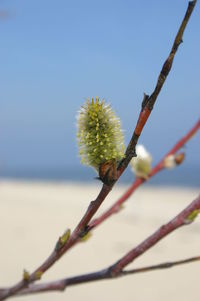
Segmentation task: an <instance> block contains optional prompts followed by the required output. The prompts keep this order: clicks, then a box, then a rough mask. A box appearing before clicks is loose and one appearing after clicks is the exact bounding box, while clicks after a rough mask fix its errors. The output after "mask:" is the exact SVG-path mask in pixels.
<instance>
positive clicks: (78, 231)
mask: <svg viewBox="0 0 200 301" xmlns="http://www.w3.org/2000/svg"><path fill="white" fill-rule="evenodd" d="M195 4H196V0H194V1H190V2H189V4H188V8H187V11H186V14H185V17H184V19H183V22H182V24H181V26H180V29H179V31H178V33H177V36H176V38H175V41H174V44H173V47H172V50H171V52H170V55H169V57H168V59H167V60H166V62H165V64H164V65H163V68H162V71H161V73H160V75H159V78H158V82H157V85H156V88H155V90H154V92H153V93H152V95H151V96H150V97H148V96H146V95H145V98H144V101H143V104H142V110H141V113H140V115H139V118H138V122H137V125H136V128H135V130H134V133H133V136H132V138H131V140H130V142H129V145H128V147H127V150H126V157H125V159H124V160H122V162H121V164H119V167H118V177H117V180H118V179H119V177H120V176H121V174H122V173H123V172H124V170H125V169H126V167H127V166H128V164H129V162H130V160H131V159H132V157H133V156H135V146H136V144H137V141H138V138H139V136H140V134H141V132H142V130H143V127H144V125H145V123H146V121H147V119H148V117H149V115H150V113H151V111H152V109H153V105H154V104H155V102H156V99H157V96H158V94H159V92H160V90H161V88H162V86H163V84H164V82H165V79H166V77H167V75H168V73H169V71H170V69H171V66H172V62H173V59H174V56H175V53H176V51H177V49H178V46H179V44H180V43H181V41H182V36H183V33H184V29H185V27H186V25H187V23H188V20H189V17H190V15H191V14H192V11H193V9H194V6H195ZM117 180H115V181H113V183H112V184H110V185H105V184H104V185H103V187H102V189H101V191H100V193H99V195H98V197H97V198H96V200H95V201H92V202H91V203H90V205H89V207H88V209H87V211H86V213H85V214H84V216H83V218H82V219H81V221H80V222H79V223H78V225H77V227H76V228H75V230H74V231H73V233H72V235H71V237H70V238H69V240H68V241H67V242H66V244H65V245H63V247H62V248H59V249H54V250H53V252H52V253H51V255H50V256H49V257H48V258H47V259H46V260H45V262H44V263H43V264H42V265H40V266H39V267H38V268H37V269H36V270H35V271H34V272H33V273H31V274H30V275H29V278H28V279H26V280H25V279H22V280H21V281H20V282H18V283H17V284H15V285H14V286H12V287H10V288H8V289H6V290H5V291H0V300H5V299H6V298H8V297H9V296H12V295H14V294H16V293H17V292H19V291H20V290H22V289H23V288H24V287H25V286H27V285H28V284H30V283H32V282H34V281H36V280H38V275H40V276H41V275H42V274H43V273H45V272H46V271H47V270H48V269H49V268H50V267H51V266H52V265H53V264H54V263H55V262H56V261H57V260H58V259H59V258H60V257H61V256H62V255H63V254H64V253H66V251H67V250H68V249H69V248H70V247H71V246H72V245H74V243H75V242H76V241H77V240H78V239H79V238H80V236H81V235H82V234H83V233H84V231H85V229H87V226H88V223H89V222H90V220H91V219H92V217H93V216H94V214H95V213H96V211H97V210H98V208H99V207H100V205H101V204H102V202H103V201H104V199H105V198H106V196H107V195H108V194H109V192H110V191H111V190H112V187H113V185H114V184H115V183H116V182H117Z"/></svg>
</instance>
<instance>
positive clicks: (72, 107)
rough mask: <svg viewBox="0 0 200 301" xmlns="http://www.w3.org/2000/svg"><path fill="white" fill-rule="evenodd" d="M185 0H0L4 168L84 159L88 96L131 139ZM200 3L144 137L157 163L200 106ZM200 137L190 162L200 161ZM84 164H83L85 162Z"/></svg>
mask: <svg viewBox="0 0 200 301" xmlns="http://www.w3.org/2000/svg"><path fill="white" fill-rule="evenodd" d="M186 7H187V1H180V0H173V1H159V0H151V1H149V0H148V1H147V0H141V1H132V0H126V1H123V0H116V1H114V0H102V1H94V0H90V1H89V0H85V1H82V0H77V1H68V0H60V1H53V0H48V1H47V0H43V1H41V0H40V1H39V0H34V1H33V0H29V1H27V0H12V1H11V0H0V11H4V12H7V18H0V37H1V47H0V167H1V168H2V169H7V168H9V169H32V168H34V169H45V168H47V169H48V168H63V167H66V168H68V167H72V166H75V167H77V166H79V164H80V163H79V158H78V150H77V145H76V114H77V111H78V110H79V108H80V106H81V105H82V104H83V102H84V101H85V99H86V98H88V97H92V96H99V97H100V98H105V99H106V100H107V101H108V102H109V103H111V105H112V107H113V109H114V110H115V111H116V113H117V114H118V116H119V117H120V118H121V120H122V126H123V129H124V133H125V140H126V143H128V141H129V139H130V137H131V133H132V130H133V128H134V126H135V124H136V120H137V117H138V113H139V110H140V105H141V100H142V98H143V93H144V92H146V93H147V94H150V93H151V92H152V90H153V88H154V86H155V83H156V79H157V76H158V74H159V71H160V69H161V66H162V64H163V62H164V60H165V59H166V57H167V55H168V53H169V51H170V48H171V46H172V42H173V39H174V36H175V34H176V32H177V29H178V26H179V24H180V22H181V20H182V18H183V15H184V13H185V10H186ZM199 13H200V3H199V2H198V3H197V5H196V8H195V11H194V13H193V15H192V17H191V19H190V22H189V24H188V27H187V29H186V32H185V34H184V43H183V44H182V45H181V46H180V49H179V51H178V53H177V56H176V58H175V61H174V65H173V68H172V70H171V73H170V75H169V77H168V79H167V81H166V84H165V86H164V88H163V90H162V92H161V94H160V96H159V98H158V101H157V103H156V105H155V109H154V111H153V113H152V115H151V116H150V119H149V121H148V124H147V126H146V127H145V129H144V131H143V134H142V137H141V139H140V143H143V144H145V146H146V147H147V148H148V149H149V150H150V151H151V152H152V154H153V156H154V158H155V159H154V162H156V161H157V160H158V159H160V158H161V157H162V155H163V154H164V153H166V151H167V150H168V149H169V148H170V147H171V146H172V145H173V144H174V143H175V142H176V141H177V140H178V139H179V138H180V137H181V136H182V135H184V134H185V133H186V132H187V131H188V130H189V128H191V127H192V125H193V124H194V123H195V122H196V121H197V119H198V118H199V115H200V114H199V113H200V89H199V83H200V57H199V53H200V35H199V28H200V18H199V16H200V14H199ZM199 137H200V135H199V134H198V135H197V136H196V137H195V138H194V139H193V140H192V141H190V142H189V144H188V146H187V160H186V164H198V165H200V161H199V151H200V146H199ZM84 168H86V167H84Z"/></svg>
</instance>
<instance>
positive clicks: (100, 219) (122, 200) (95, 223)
mask: <svg viewBox="0 0 200 301" xmlns="http://www.w3.org/2000/svg"><path fill="white" fill-rule="evenodd" d="M199 129H200V120H198V121H197V122H196V124H195V125H194V126H193V127H192V128H191V129H190V131H189V132H188V133H187V134H186V135H185V136H184V137H182V138H181V139H180V140H179V141H178V142H177V143H176V144H175V145H174V146H173V148H172V149H171V150H170V151H169V152H168V153H167V154H166V155H165V156H164V157H163V159H162V160H161V161H160V162H159V163H158V164H157V165H156V166H155V167H154V168H153V169H152V170H151V172H150V173H149V175H148V178H146V179H144V178H137V179H136V180H135V181H134V182H133V184H132V185H131V186H130V187H129V188H128V189H127V191H125V193H124V194H123V195H122V196H121V197H120V198H119V199H118V200H117V201H116V202H115V203H114V204H113V205H112V206H111V207H110V208H109V209H107V210H106V211H105V212H104V213H102V214H101V215H100V216H99V217H98V218H96V219H93V220H92V221H91V222H90V223H89V226H88V232H89V231H90V230H93V229H94V228H95V227H97V226H98V225H100V224H101V223H102V222H104V221H105V220H106V219H108V218H109V217H110V216H111V215H113V214H115V213H117V212H119V211H120V210H121V206H122V204H124V203H125V201H127V200H128V198H129V197H130V196H131V195H132V194H133V192H134V191H135V190H136V189H137V188H138V187H139V186H140V185H142V184H143V183H145V182H146V181H148V180H149V179H150V178H152V177H153V176H155V175H156V174H157V173H158V172H160V171H161V170H163V169H164V168H165V167H164V161H165V159H166V157H168V156H169V155H173V154H175V153H176V152H177V151H178V150H179V149H180V148H182V147H183V146H184V145H185V144H186V143H187V142H188V140H189V139H191V138H192V137H193V136H194V135H195V134H196V133H197V131H198V130H199Z"/></svg>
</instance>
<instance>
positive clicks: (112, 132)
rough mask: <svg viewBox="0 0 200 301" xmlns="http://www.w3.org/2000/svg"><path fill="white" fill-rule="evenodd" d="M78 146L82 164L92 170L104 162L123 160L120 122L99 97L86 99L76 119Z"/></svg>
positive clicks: (122, 138)
mask: <svg viewBox="0 0 200 301" xmlns="http://www.w3.org/2000/svg"><path fill="white" fill-rule="evenodd" d="M77 125H78V133H77V139H78V145H79V148H80V151H79V153H80V157H81V162H83V163H84V164H87V165H90V166H92V167H94V168H95V169H97V170H98V169H99V166H100V165H101V164H102V163H105V162H106V161H110V160H114V161H116V162H119V161H120V160H121V159H122V158H123V157H124V149H125V147H124V141H123V140H124V137H123V133H122V130H121V125H120V120H119V119H118V117H117V116H116V115H115V113H114V112H113V111H112V109H111V107H110V105H108V104H106V103H105V101H104V100H100V99H99V98H98V97H95V99H94V98H92V99H91V101H89V100H87V101H86V103H85V104H84V105H83V106H82V108H81V111H80V113H79V116H78V122H77Z"/></svg>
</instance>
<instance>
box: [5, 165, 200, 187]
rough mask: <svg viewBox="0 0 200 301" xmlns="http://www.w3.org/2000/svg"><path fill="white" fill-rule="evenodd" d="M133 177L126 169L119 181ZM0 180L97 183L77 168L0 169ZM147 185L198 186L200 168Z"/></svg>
mask: <svg viewBox="0 0 200 301" xmlns="http://www.w3.org/2000/svg"><path fill="white" fill-rule="evenodd" d="M134 179H135V176H134V175H133V173H132V172H131V171H130V169H127V170H126V171H125V173H124V174H123V175H122V176H121V178H120V179H119V182H120V183H122V184H130V183H132V182H133V181H134ZM0 180H20V181H26V180H27V181H44V182H45V181H53V182H60V181H70V182H79V183H81V182H83V183H85V182H88V183H89V182H91V183H95V181H96V182H97V181H98V175H97V173H96V172H95V171H94V170H92V169H90V168H84V167H77V166H74V167H72V166H70V167H69V166H66V167H63V168H52V167H51V168H29V169H19V168H18V169H1V170H0ZM147 185H153V186H180V187H183V186H188V187H199V186H200V166H197V165H189V166H180V167H177V168H176V169H173V170H163V171H161V172H159V173H158V174H156V175H155V176H154V177H152V178H151V179H149V180H148V182H147Z"/></svg>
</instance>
